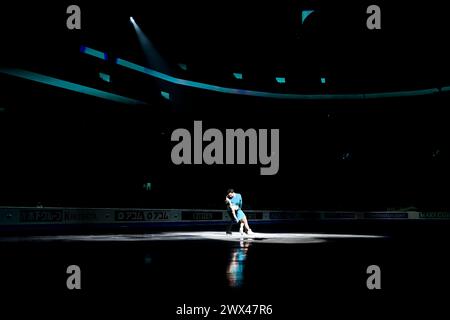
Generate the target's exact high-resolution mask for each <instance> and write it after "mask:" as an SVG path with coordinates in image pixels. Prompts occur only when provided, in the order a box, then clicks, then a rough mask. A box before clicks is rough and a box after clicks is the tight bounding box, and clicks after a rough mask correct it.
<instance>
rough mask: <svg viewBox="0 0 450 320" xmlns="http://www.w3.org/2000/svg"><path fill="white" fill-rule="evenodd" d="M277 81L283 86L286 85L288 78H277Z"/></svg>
mask: <svg viewBox="0 0 450 320" xmlns="http://www.w3.org/2000/svg"><path fill="white" fill-rule="evenodd" d="M275 80H276V81H277V82H278V83H281V84H283V83H286V78H285V77H276V78H275Z"/></svg>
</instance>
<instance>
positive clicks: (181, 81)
mask: <svg viewBox="0 0 450 320" xmlns="http://www.w3.org/2000/svg"><path fill="white" fill-rule="evenodd" d="M116 64H118V65H120V66H122V67H125V68H128V69H131V70H134V71H137V72H141V73H144V74H147V75H149V76H151V77H154V78H157V79H160V80H164V81H167V82H170V83H174V84H178V85H182V86H186V87H192V88H197V89H203V90H208V91H215V92H220V93H228V94H238V95H243V96H254V97H262V98H275V99H291V100H343V99H345V100H357V99H379V98H394V97H407V96H422V95H429V94H433V93H438V92H439V89H438V88H432V89H423V90H411V91H394V92H380V93H356V94H295V93H275V92H266V91H255V90H245V89H235V88H227V87H222V86H216V85H211V84H207V83H202V82H197V81H192V80H185V79H180V78H176V77H173V76H170V75H167V74H165V73H162V72H159V71H156V70H153V69H150V68H146V67H144V66H140V65H138V64H135V63H133V62H130V61H127V60H124V59H120V58H117V59H116Z"/></svg>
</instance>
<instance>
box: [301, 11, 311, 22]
mask: <svg viewBox="0 0 450 320" xmlns="http://www.w3.org/2000/svg"><path fill="white" fill-rule="evenodd" d="M313 12H314V10H303V11H302V24H303V23H304V22H305V20H306V18H308V17H309V15H310V14H311V13H313Z"/></svg>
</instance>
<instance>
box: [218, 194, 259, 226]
mask: <svg viewBox="0 0 450 320" xmlns="http://www.w3.org/2000/svg"><path fill="white" fill-rule="evenodd" d="M225 204H226V205H227V210H228V212H229V213H230V214H231V217H232V218H233V219H234V220H235V221H236V223H239V232H240V233H241V234H244V231H245V233H247V234H252V233H253V232H252V230H251V229H250V226H249V225H248V221H247V217H246V216H245V213H244V211H242V196H241V195H240V194H239V193H235V192H234V190H233V189H229V190H228V191H227V196H226V198H225ZM231 226H232V225H230V228H229V229H228V230H227V233H228V234H231ZM244 228H245V229H244Z"/></svg>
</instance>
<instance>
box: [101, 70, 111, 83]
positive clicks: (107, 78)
mask: <svg viewBox="0 0 450 320" xmlns="http://www.w3.org/2000/svg"><path fill="white" fill-rule="evenodd" d="M98 75H99V77H100V79H102V80H103V81H105V82H111V76H110V75H109V74H106V73H103V72H99V74H98Z"/></svg>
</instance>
